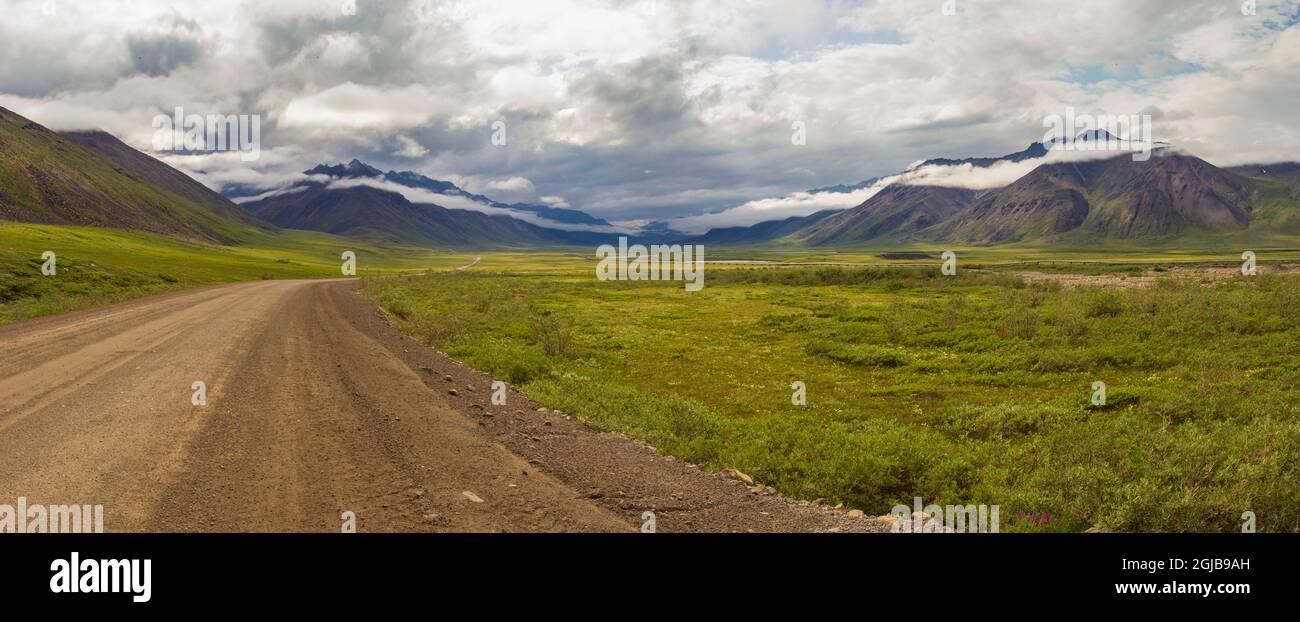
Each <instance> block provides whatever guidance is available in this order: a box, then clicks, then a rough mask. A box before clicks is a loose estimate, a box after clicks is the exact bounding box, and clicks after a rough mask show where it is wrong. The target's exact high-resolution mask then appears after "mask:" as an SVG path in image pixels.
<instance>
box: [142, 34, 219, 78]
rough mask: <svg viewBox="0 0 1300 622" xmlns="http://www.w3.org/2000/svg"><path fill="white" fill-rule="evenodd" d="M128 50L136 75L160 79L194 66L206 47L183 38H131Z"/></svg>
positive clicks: (166, 35)
mask: <svg viewBox="0 0 1300 622" xmlns="http://www.w3.org/2000/svg"><path fill="white" fill-rule="evenodd" d="M126 50H127V55H128V56H129V57H130V59H131V65H132V66H133V67H134V68H135V70H136V71H138V72H140V73H142V74H144V75H146V76H150V77H157V76H165V75H167V74H169V73H171V72H172V71H173V70H175V69H177V68H178V67H184V66H186V65H191V64H193V63H194V62H195V61H197V60H198V59H199V56H200V55H201V54H202V53H203V45H202V44H201V43H200V42H199V41H198V40H197V39H194V38H192V37H188V36H185V35H179V34H165V35H131V36H129V37H127V39H126Z"/></svg>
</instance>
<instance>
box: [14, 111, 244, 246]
mask: <svg viewBox="0 0 1300 622" xmlns="http://www.w3.org/2000/svg"><path fill="white" fill-rule="evenodd" d="M92 136H93V135H92ZM81 140H82V141H83V142H86V141H88V140H89V139H87V138H85V137H84V135H83V136H82V137H81ZM98 142H99V143H100V144H103V143H104V141H102V140H99V141H98ZM122 147H125V145H121V147H118V146H116V145H107V146H104V147H103V148H104V149H110V148H111V149H113V150H115V151H117V152H120V153H123V155H124V156H125V155H126V154H125V152H123V151H122V149H121V148H122ZM125 149H128V150H129V149H130V148H129V147H125ZM131 151H132V152H134V150H131ZM134 153H135V154H138V152H134ZM130 157H131V158H132V161H131V162H130V163H127V164H124V165H119V164H117V163H116V162H114V160H113V159H110V158H108V157H105V156H104V155H101V153H98V152H97V151H95V150H93V149H88V148H86V147H83V146H82V145H80V144H78V143H77V142H74V141H73V140H69V139H68V138H64V137H63V136H60V135H58V134H56V133H54V132H52V131H50V130H49V129H47V128H45V127H44V126H41V125H40V124H37V123H35V122H33V121H30V120H28V119H26V118H23V117H21V116H19V115H17V114H14V113H13V112H10V111H8V110H5V109H3V108H0V220H8V221H15V222H27V223H39V224H51V225H77V226H93V227H109V228H114V229H126V230H131V231H148V232H152V233H158V234H162V235H166V236H169V237H173V238H177V239H184V240H190V241H202V242H215V243H219V244H233V243H237V242H240V241H243V240H246V239H248V238H249V237H250V236H251V235H253V234H255V233H257V232H258V231H259V230H262V229H265V228H266V225H265V224H263V223H258V222H257V220H256V219H254V218H251V217H250V216H248V215H247V214H246V213H241V212H242V210H241V209H240V208H239V207H237V206H235V205H234V204H232V203H230V202H229V201H226V202H225V203H224V204H221V203H220V202H219V201H216V200H215V199H213V198H212V197H206V198H204V197H196V196H195V195H193V194H191V196H189V197H187V196H185V195H186V194H189V192H188V191H187V190H185V189H183V187H185V186H187V184H185V183H184V182H183V181H180V180H172V181H170V182H167V183H160V181H161V180H160V179H159V177H157V176H154V175H151V174H149V173H142V171H143V170H144V169H146V168H152V169H153V170H155V171H157V170H159V169H167V170H170V167H167V166H166V165H164V164H162V163H161V162H158V161H157V160H153V159H152V158H148V157H147V156H144V155H143V154H138V155H131V156H130ZM141 157H143V158H147V160H149V161H150V162H152V163H153V164H152V165H151V164H149V163H147V162H143V161H141V160H140V159H139V158H141ZM194 183H197V182H194ZM190 187H191V188H192V186H190Z"/></svg>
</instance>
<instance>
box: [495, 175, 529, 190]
mask: <svg viewBox="0 0 1300 622" xmlns="http://www.w3.org/2000/svg"><path fill="white" fill-rule="evenodd" d="M487 187H488V190H495V191H497V192H506V193H510V194H519V193H524V192H532V191H533V182H531V181H528V180H527V179H525V178H523V177H511V178H509V179H497V180H493V181H490V182H488V184H487Z"/></svg>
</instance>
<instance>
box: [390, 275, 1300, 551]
mask: <svg viewBox="0 0 1300 622" xmlns="http://www.w3.org/2000/svg"><path fill="white" fill-rule="evenodd" d="M512 261H513V260H512V259H507V260H505V261H502V262H496V261H495V258H493V257H491V256H489V257H486V258H484V260H483V261H482V262H481V264H480V265H479V266H477V267H476V268H475V269H474V270H470V271H464V272H457V273H444V272H439V273H434V274H431V275H427V276H418V277H407V278H401V279H394V280H390V281H388V282H385V283H382V285H377V286H373V287H371V288H369V293H370V295H371V296H373V297H375V298H377V299H378V300H379V301H380V302H381V304H382V305H383V306H384V308H386V309H387V310H389V311H390V312H391V313H392V314H394V316H396V317H397V318H399V322H400V325H401V326H402V328H403V330H405V331H406V332H407V333H409V334H411V335H413V336H414V337H416V338H417V339H420V340H421V341H423V342H424V343H427V344H429V345H434V346H437V347H438V348H441V349H443V350H444V351H446V352H448V353H449V354H451V355H452V356H454V357H456V358H458V359H460V360H463V361H465V362H466V363H467V364H470V365H472V366H474V367H477V368H479V369H482V370H484V371H487V372H489V373H492V374H494V375H496V376H497V377H502V378H505V379H508V380H510V381H511V382H512V383H515V384H516V385H517V386H519V387H520V388H521V390H522V391H523V392H525V393H527V394H528V395H530V396H531V397H533V398H535V399H537V400H538V401H539V402H541V403H542V404H544V405H546V406H547V407H551V408H559V409H562V410H564V411H565V412H567V413H571V414H573V415H575V416H577V417H578V418H580V419H582V420H584V421H586V422H588V423H590V424H591V425H594V426H596V427H598V428H601V429H608V430H613V431H618V432H622V433H625V434H627V435H629V436H633V437H636V438H640V439H643V440H645V441H647V442H649V443H650V444H652V445H654V446H656V447H658V448H660V449H661V450H663V451H665V452H666V453H668V454H671V455H674V456H677V457H678V458H681V459H683V460H687V461H690V462H695V463H700V464H703V465H706V466H707V467H708V468H710V469H713V470H721V469H726V468H737V469H740V470H741V471H743V472H745V473H748V474H750V475H752V476H753V477H754V479H755V480H757V481H758V482H759V483H762V484H767V485H771V486H773V487H775V488H776V489H778V490H779V491H781V492H782V493H784V494H786V495H789V496H791V497H794V498H800V499H823V500H824V501H825V502H826V503H828V504H838V503H843V504H844V505H845V506H846V507H850V508H858V509H861V510H863V511H865V512H866V514H867V515H869V516H870V515H881V514H886V513H888V512H889V511H890V509H891V508H892V507H893V506H894V505H895V504H899V503H901V504H908V505H910V504H911V502H912V500H913V499H914V498H915V497H921V498H923V499H924V502H925V503H927V504H928V503H931V502H933V503H938V504H941V505H947V504H961V505H965V504H987V505H998V506H1000V508H1001V516H1002V519H1003V525H1002V529H1003V531H1083V530H1088V529H1097V530H1117V531H1239V530H1240V527H1241V521H1242V518H1241V517H1242V515H1243V513H1244V512H1247V511H1249V512H1254V513H1255V515H1256V516H1257V517H1258V521H1259V525H1260V528H1261V529H1263V530H1271V531H1296V530H1300V522H1298V521H1300V488H1298V486H1300V458H1298V456H1300V451H1297V450H1298V449H1300V389H1297V388H1296V385H1295V383H1294V378H1295V376H1296V373H1297V371H1300V367H1297V365H1298V364H1297V361H1300V317H1297V316H1296V315H1295V314H1293V313H1290V312H1289V311H1287V309H1289V308H1290V307H1291V305H1292V304H1293V302H1294V301H1295V300H1296V299H1297V298H1300V275H1297V274H1295V273H1294V270H1293V268H1291V267H1289V266H1285V265H1280V264H1261V266H1260V268H1259V274H1258V275H1257V276H1253V277H1243V276H1241V274H1240V269H1239V267H1238V268H1236V272H1235V276H1233V274H1234V273H1233V272H1232V270H1233V269H1232V268H1221V267H1211V268H1189V267H1161V266H1155V267H1152V266H1145V267H1139V266H1132V267H1116V266H1097V265H1094V266H1088V267H1076V268H1069V267H1057V268H1052V269H1048V268H1046V267H1043V268H1036V269H1035V270H1032V271H1030V270H1026V269H1024V267H1023V266H1005V267H1001V268H998V269H981V270H964V271H960V272H959V275H958V276H956V277H951V278H948V277H942V276H940V275H939V274H938V270H937V268H936V267H935V266H927V267H917V268H869V267H866V268H864V267H859V268H836V267H820V268H759V269H749V268H746V269H740V268H717V269H711V270H710V271H709V272H708V275H707V277H706V279H705V281H706V286H705V288H704V290H703V291H701V292H695V293H692V292H687V291H684V290H683V289H682V288H681V286H680V284H673V283H665V282H655V283H647V282H601V281H597V280H596V279H594V278H593V277H592V276H591V274H590V273H589V270H590V267H589V266H583V265H582V264H580V263H578V262H574V263H573V264H570V266H571V267H570V268H569V269H567V270H566V269H564V268H562V267H557V265H556V264H553V265H552V266H551V267H550V268H546V269H542V268H539V267H538V268H536V269H534V267H530V266H523V265H519V264H517V263H511V262H512ZM1071 270H1078V271H1081V272H1082V274H1080V273H1079V272H1072V271H1071ZM1029 272H1032V274H1029ZM1135 284H1136V285H1139V286H1136V287H1129V286H1128V285H1135ZM1116 285H1124V286H1123V287H1117V286H1116ZM795 383H802V386H803V387H804V388H805V391H806V405H797V404H795V403H792V402H793V399H792V398H793V397H794V394H795V393H796V392H797V391H798V385H796V384H795ZM1096 383H1104V385H1105V389H1104V390H1105V399H1104V402H1099V401H1095V398H1096V397H1097V388H1098V387H1099V386H1100V385H1098V384H1096Z"/></svg>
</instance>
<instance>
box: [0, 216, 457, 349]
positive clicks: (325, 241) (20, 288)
mask: <svg viewBox="0 0 1300 622" xmlns="http://www.w3.org/2000/svg"><path fill="white" fill-rule="evenodd" d="M345 250H351V251H353V252H354V253H356V255H357V269H358V271H359V272H358V274H360V273H361V271H364V270H365V269H366V268H373V269H374V270H375V271H376V273H378V272H379V271H381V270H383V271H390V272H393V271H398V270H412V269H423V268H441V267H449V266H452V265H457V264H456V263H455V262H456V261H459V259H460V258H459V257H455V256H453V255H450V254H447V253H440V252H435V251H429V250H423V249H411V248H405V247H378V246H374V245H371V244H367V243H364V242H358V241H354V240H351V239H347V238H341V237H338V236H332V235H327V234H324V233H314V232H310V231H292V230H288V229H284V230H279V231H275V232H253V233H251V234H250V235H249V239H248V240H246V241H245V244H244V245H242V246H222V245H217V244H202V243H197V242H184V241H179V240H175V239H172V238H168V237H164V236H161V235H157V234H153V233H144V232H132V231H121V230H116V229H103V228H96V227H68V226H53V225H34V224H25V223H12V222H0V324H5V323H8V322H13V321H17V320H22V319H27V318H32V317H39V316H43V315H49V314H52V313H61V312H64V311H71V310H73V309H79V308H82V307H88V306H93V305H97V304H103V303H108V302H115V301H119V300H125V299H128V298H135V297H139V296H145V295H149V294H154V293H160V292H165V291H170V290H175V289H183V288H186V287H195V286H198V285H205V284H210V283H225V282H232V281H246V280H256V279H274V278H322V277H338V276H342V271H341V270H340V267H341V265H342V260H341V259H340V257H341V255H342V253H343V251H345ZM45 251H51V252H53V253H54V254H55V257H56V259H57V261H56V264H55V266H56V272H55V275H54V276H49V277H47V276H44V275H42V273H41V266H42V264H43V263H44V261H43V260H42V259H41V256H42V254H43V253H44V252H45Z"/></svg>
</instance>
